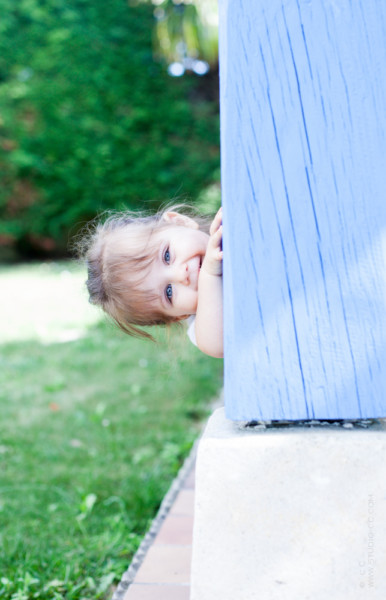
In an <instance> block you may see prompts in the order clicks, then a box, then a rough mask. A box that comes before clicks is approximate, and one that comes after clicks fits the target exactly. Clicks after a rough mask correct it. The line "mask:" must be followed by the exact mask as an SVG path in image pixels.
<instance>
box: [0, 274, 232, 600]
mask: <svg viewBox="0 0 386 600" xmlns="http://www.w3.org/2000/svg"><path fill="white" fill-rule="evenodd" d="M83 278H84V274H83V272H82V271H81V270H80V268H79V267H78V266H77V265H75V264H70V263H46V264H36V265H33V264H31V265H21V266H14V267H2V268H1V269H0V289H1V290H2V297H1V300H0V309H1V312H2V321H1V325H0V337H1V346H0V363H1V369H0V410H1V417H2V418H1V429H0V598H1V599H2V600H30V599H31V600H32V599H33V598H38V599H44V600H59V599H66V600H81V599H91V598H92V599H99V598H101V599H102V598H109V597H110V595H111V592H112V589H113V587H114V585H115V584H116V583H117V582H118V581H119V580H120V577H121V575H122V573H123V572H124V571H125V570H126V568H127V566H128V564H129V562H130V559H131V557H132V556H133V553H134V552H135V550H136V548H137V547H138V544H139V542H140V540H141V537H142V536H143V534H144V533H145V532H146V530H147V528H148V526H149V524H150V522H151V519H152V517H153V516H154V514H155V512H156V511H157V508H158V506H159V504H160V502H161V500H162V498H163V496H164V494H165V492H166V491H167V489H168V487H169V485H170V483H171V481H172V479H173V477H174V476H175V475H176V473H177V471H178V468H179V466H180V465H181V462H182V461H183V459H184V457H185V456H186V455H187V453H188V452H189V450H190V448H191V445H192V443H193V441H194V439H195V438H196V437H197V435H198V433H199V431H200V428H201V426H202V422H203V419H204V418H205V416H206V415H207V411H208V405H209V403H210V401H211V400H212V399H213V398H214V397H215V396H216V394H217V393H218V390H219V388H220V386H221V382H222V361H219V360H215V359H210V358H208V357H206V356H204V355H203V354H201V353H200V352H199V351H198V350H197V349H196V348H194V347H193V346H192V345H191V344H190V343H189V342H188V341H186V336H185V334H184V332H183V331H163V330H161V331H160V332H159V333H158V334H157V343H155V344H154V343H150V342H147V341H143V340H135V339H132V338H128V337H127V336H125V335H124V334H122V333H121V332H120V331H118V330H116V329H115V328H114V327H113V326H112V325H111V324H109V323H107V322H106V321H105V320H104V318H101V315H100V314H99V313H98V312H97V311H96V310H95V309H94V308H93V307H91V306H90V305H88V303H87V298H86V294H85V292H84V290H83Z"/></svg>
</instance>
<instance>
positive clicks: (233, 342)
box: [220, 0, 386, 420]
mask: <svg viewBox="0 0 386 600" xmlns="http://www.w3.org/2000/svg"><path fill="white" fill-rule="evenodd" d="M220 82H221V144H222V185H223V205H224V242H223V243H224V254H225V258H224V315H225V317H224V318H225V325H224V329H225V331H224V336H225V340H224V343H225V404H226V413H227V416H228V417H229V418H231V419H234V420H238V419H263V420H264V419H304V418H359V417H379V416H384V417H385V416H386V348H385V343H386V331H385V323H386V268H385V267H386V264H385V263H386V261H385V253H386V242H385V236H386V137H385V134H386V2H384V1H383V0H366V1H365V0H355V1H354V0H353V1H351V2H350V1H349V0H339V1H338V0H287V1H285V0H220Z"/></svg>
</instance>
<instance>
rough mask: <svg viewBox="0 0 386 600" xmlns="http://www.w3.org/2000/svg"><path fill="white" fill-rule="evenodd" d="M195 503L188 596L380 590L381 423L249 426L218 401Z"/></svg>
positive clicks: (383, 533)
mask: <svg viewBox="0 0 386 600" xmlns="http://www.w3.org/2000/svg"><path fill="white" fill-rule="evenodd" d="M346 425H347V424H346ZM195 502H196V503H195V524H194V535H193V561H192V579H191V586H192V588H191V589H192V592H191V600H217V599H218V598H221V600H228V599H229V600H235V599H237V600H253V599H255V598H256V599H257V598H258V599H259V600H306V599H307V600H308V599H310V600H327V599H328V600H334V599H339V600H343V599H344V600H345V599H346V598H349V599H350V600H356V599H366V598H373V599H376V600H381V599H382V600H384V598H385V597H386V428H385V423H384V421H378V422H377V423H375V424H370V425H368V426H367V427H354V425H351V427H350V428H345V427H342V426H333V425H327V426H324V427H322V426H319V427H287V428H270V429H256V428H255V429H253V430H252V429H245V428H241V427H239V426H238V425H237V424H235V423H232V422H231V421H228V420H226V419H225V416H224V411H223V409H219V410H217V411H216V412H215V413H214V414H213V415H212V417H211V418H210V420H209V422H208V426H207V428H206V431H205V433H204V436H203V438H202V439H201V442H200V444H199V449H198V456H197V466H196V501H195Z"/></svg>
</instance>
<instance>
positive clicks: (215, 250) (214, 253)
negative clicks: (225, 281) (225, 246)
mask: <svg viewBox="0 0 386 600" xmlns="http://www.w3.org/2000/svg"><path fill="white" fill-rule="evenodd" d="M209 235H210V238H209V242H208V247H207V249H206V254H205V258H204V261H203V263H202V267H201V270H204V271H205V272H206V273H208V274H209V275H218V276H221V275H222V256H223V252H222V208H220V210H219V211H218V213H217V214H216V216H215V218H214V219H213V221H212V224H211V226H210V229H209Z"/></svg>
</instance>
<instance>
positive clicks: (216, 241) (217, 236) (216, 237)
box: [210, 225, 222, 248]
mask: <svg viewBox="0 0 386 600" xmlns="http://www.w3.org/2000/svg"><path fill="white" fill-rule="evenodd" d="M221 240H222V225H220V226H219V228H218V229H217V231H215V233H213V234H212V235H211V237H210V242H211V246H212V248H218V247H220V246H221Z"/></svg>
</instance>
